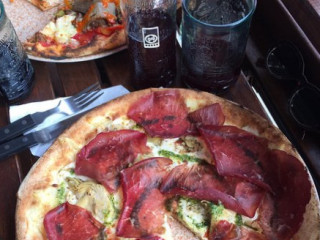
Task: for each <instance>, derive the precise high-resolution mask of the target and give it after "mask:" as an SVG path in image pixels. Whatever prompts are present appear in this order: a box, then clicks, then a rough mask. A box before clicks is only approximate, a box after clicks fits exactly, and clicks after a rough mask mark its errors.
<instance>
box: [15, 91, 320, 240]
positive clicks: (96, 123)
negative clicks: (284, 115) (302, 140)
mask: <svg viewBox="0 0 320 240" xmlns="http://www.w3.org/2000/svg"><path fill="white" fill-rule="evenodd" d="M17 197H18V200H17V210H16V231H17V239H18V240H22V239H28V240H30V239H33V240H36V239H37V240H38V239H49V240H51V239H59V240H61V239H68V240H73V239H76V240H82V239H105V240H111V239H118V240H124V239H139V240H171V239H175V240H184V239H188V240H193V239H202V240H213V239H224V240H226V239H243V240H244V239H255V240H271V239H272V240H273V239H281V240H283V239H285V240H286V239H295V240H296V239H319V237H320V217H319V212H320V210H319V209H320V208H319V199H318V195H317V192H316V189H315V186H314V183H313V180H312V178H311V176H310V175H309V172H308V170H307V168H306V166H305V164H304V162H303V161H302V159H301V157H300V156H299V154H298V153H297V152H296V150H295V149H294V148H293V147H292V145H291V144H290V142H289V141H288V140H287V138H286V137H285V136H284V135H283V134H282V133H281V132H280V130H278V129H277V128H275V127H274V126H273V125H271V124H270V123H269V122H268V121H266V120H264V119H263V118H262V117H260V116H259V115H257V114H255V113H253V112H252V111H250V110H248V109H246V108H243V107H242V106H239V105H237V104H235V103H233V102H229V101H227V100H225V99H222V98H220V97H217V96H215V95H212V94H209V93H206V92H196V91H193V90H187V89H176V88H171V89H165V88H164V89H146V90H141V91H136V92H133V93H130V94H128V95H125V96H122V97H120V98H118V99H115V100H113V101H111V102H108V103H106V104H104V105H102V106H99V107H98V108H96V109H94V110H93V111H91V112H89V113H87V114H86V115H85V116H83V117H82V118H81V119H79V120H78V121H77V122H76V123H74V124H73V125H72V126H71V127H70V128H69V129H67V130H66V131H65V132H64V133H63V134H61V135H60V136H59V137H58V138H57V140H56V141H55V142H54V143H53V145H52V146H51V147H50V148H49V149H48V151H47V152H46V153H45V154H44V155H43V156H42V157H41V158H40V159H39V160H38V161H37V162H36V163H35V164H34V166H33V167H32V168H31V170H30V172H29V173H28V175H27V176H26V178H25V179H24V181H23V183H22V184H21V186H20V189H19V191H18V194H17Z"/></svg>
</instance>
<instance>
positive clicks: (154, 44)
mask: <svg viewBox="0 0 320 240" xmlns="http://www.w3.org/2000/svg"><path fill="white" fill-rule="evenodd" d="M142 37H143V46H144V47H145V48H158V47H160V38H159V27H152V28H142Z"/></svg>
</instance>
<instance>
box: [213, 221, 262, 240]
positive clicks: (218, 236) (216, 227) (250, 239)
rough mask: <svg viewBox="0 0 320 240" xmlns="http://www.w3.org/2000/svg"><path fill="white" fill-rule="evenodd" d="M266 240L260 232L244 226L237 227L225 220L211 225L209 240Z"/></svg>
mask: <svg viewBox="0 0 320 240" xmlns="http://www.w3.org/2000/svg"><path fill="white" fill-rule="evenodd" d="M235 239H237V240H266V238H265V237H264V236H263V235H262V234H261V233H259V232H256V231H254V230H252V229H249V228H247V227H244V226H237V225H235V224H232V223H230V222H228V221H225V220H220V221H218V222H213V223H211V225H210V231H209V240H235Z"/></svg>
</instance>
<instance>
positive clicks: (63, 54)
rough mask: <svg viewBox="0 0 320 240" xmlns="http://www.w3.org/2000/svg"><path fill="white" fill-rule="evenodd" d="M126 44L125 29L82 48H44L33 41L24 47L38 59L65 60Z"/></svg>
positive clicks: (97, 38)
mask: <svg viewBox="0 0 320 240" xmlns="http://www.w3.org/2000/svg"><path fill="white" fill-rule="evenodd" d="M125 43H126V34H125V30H124V29H120V30H117V31H115V32H114V33H112V34H111V35H110V36H108V37H106V36H103V35H96V36H95V38H94V39H93V41H92V42H90V44H88V45H86V46H83V47H80V48H75V49H72V48H64V47H63V46H62V45H52V46H49V47H43V46H42V45H41V44H40V43H38V42H34V41H33V40H32V39H30V40H29V41H27V42H26V43H24V47H25V49H26V51H27V53H28V54H30V55H33V56H38V57H45V58H53V59H65V58H76V57H83V56H88V55H92V54H97V53H101V52H104V51H106V50H111V49H114V48H116V47H120V46H123V45H124V44H125Z"/></svg>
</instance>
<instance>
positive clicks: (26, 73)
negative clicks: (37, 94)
mask: <svg viewBox="0 0 320 240" xmlns="http://www.w3.org/2000/svg"><path fill="white" fill-rule="evenodd" d="M19 47H21V46H17V43H16V42H15V41H10V42H4V43H3V44H1V45H0V59H1V62H0V93H1V95H2V96H3V97H5V98H6V100H7V101H9V102H15V101H18V100H20V99H22V98H23V97H25V96H26V95H27V94H28V93H29V92H30V89H31V87H32V85H33V79H34V70H33V67H32V65H31V63H30V60H29V59H28V57H27V55H26V54H25V53H24V51H23V50H21V49H18V48H19Z"/></svg>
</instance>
